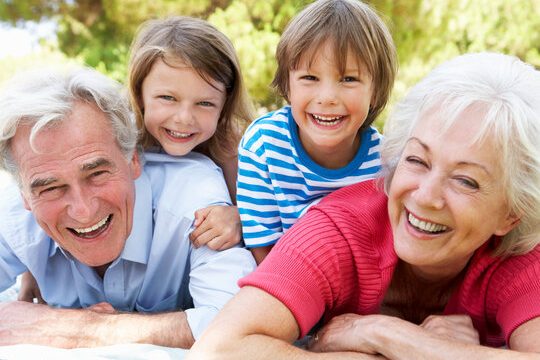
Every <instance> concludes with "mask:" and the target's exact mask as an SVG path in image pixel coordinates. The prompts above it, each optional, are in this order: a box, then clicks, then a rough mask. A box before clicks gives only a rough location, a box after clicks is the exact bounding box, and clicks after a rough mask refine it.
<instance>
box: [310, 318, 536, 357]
mask: <svg viewBox="0 0 540 360" xmlns="http://www.w3.org/2000/svg"><path fill="white" fill-rule="evenodd" d="M539 335H540V321H539V319H535V320H531V321H529V322H527V323H525V324H523V325H521V326H520V327H519V328H518V329H516V330H515V331H514V333H513V334H512V337H511V341H510V347H511V348H512V350H507V349H499V348H490V347H486V346H481V345H478V344H475V343H474V341H469V339H470V338H471V337H470V336H466V337H465V340H464V339H463V338H461V337H459V336H455V334H454V335H452V336H446V335H441V334H439V333H436V332H434V331H430V330H429V329H426V328H424V327H422V326H417V325H414V324H412V323H409V322H407V321H404V320H401V319H398V318H394V317H390V316H385V315H368V316H361V315H356V314H346V315H343V316H341V317H338V318H335V319H333V320H332V322H331V323H329V324H328V325H327V326H326V327H325V328H324V329H323V330H321V331H320V332H319V336H318V339H319V340H318V341H317V344H314V345H313V347H312V350H314V351H359V352H372V353H380V354H382V355H384V356H385V357H386V358H388V359H402V358H408V359H539V358H540V354H538V352H540V345H539V344H538V341H535V340H534V339H538V336H539ZM534 352H536V354H535V353H534Z"/></svg>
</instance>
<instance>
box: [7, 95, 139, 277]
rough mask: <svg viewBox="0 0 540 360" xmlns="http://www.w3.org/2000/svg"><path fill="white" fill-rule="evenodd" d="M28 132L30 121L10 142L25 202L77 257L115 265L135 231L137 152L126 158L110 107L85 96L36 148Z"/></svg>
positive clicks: (44, 134)
mask: <svg viewBox="0 0 540 360" xmlns="http://www.w3.org/2000/svg"><path fill="white" fill-rule="evenodd" d="M29 134H30V127H29V126H20V127H19V128H18V130H17V133H16V134H15V136H14V138H13V139H12V143H11V150H12V153H13V157H14V160H15V162H16V163H17V165H18V167H19V171H20V177H21V181H22V188H21V192H22V195H23V199H24V203H25V207H26V208H27V209H28V210H30V211H32V213H33V214H34V216H35V218H36V220H37V222H38V223H39V225H40V226H41V227H42V228H43V229H44V230H45V232H46V233H47V234H48V235H49V236H50V237H51V238H52V239H53V240H54V241H56V242H57V243H58V245H60V246H61V247H62V248H63V249H64V250H66V251H68V252H69V253H70V254H71V255H73V256H74V257H75V258H77V259H78V260H79V261H81V262H83V263H85V264H87V265H89V266H93V267H98V266H102V265H106V264H109V263H110V262H112V261H113V260H114V259H116V258H117V257H118V256H119V255H120V253H121V252H122V249H123V248H124V244H125V242H126V239H127V237H128V235H129V234H130V232H131V227H132V223H133V207H134V203H135V184H134V180H135V179H136V178H137V177H138V176H139V175H140V172H141V168H140V164H139V160H138V157H137V155H134V156H133V159H126V158H125V156H124V154H123V153H122V152H121V150H120V148H119V147H118V145H117V142H116V139H115V137H114V135H113V132H112V128H111V125H110V123H109V121H108V120H107V118H106V116H105V114H104V113H103V112H102V111H101V110H99V109H98V108H97V107H96V106H95V105H90V104H87V103H83V102H77V103H75V105H74V107H73V111H72V113H71V114H70V115H69V116H68V118H67V119H66V120H65V121H64V122H61V123H58V124H55V125H54V126H52V127H50V128H46V129H43V130H42V131H40V132H39V133H38V134H37V137H36V139H35V142H34V145H35V149H36V151H37V152H35V151H34V150H32V148H31V147H30V143H29Z"/></svg>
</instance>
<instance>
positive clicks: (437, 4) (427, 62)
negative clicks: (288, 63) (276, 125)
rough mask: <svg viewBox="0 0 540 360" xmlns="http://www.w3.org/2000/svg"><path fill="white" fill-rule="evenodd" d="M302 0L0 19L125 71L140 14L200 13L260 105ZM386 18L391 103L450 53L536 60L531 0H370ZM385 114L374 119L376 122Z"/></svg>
mask: <svg viewBox="0 0 540 360" xmlns="http://www.w3.org/2000/svg"><path fill="white" fill-rule="evenodd" d="M309 2H311V1H309V0H182V1H175V0H153V1H148V0H17V1H15V0H5V1H3V2H1V3H0V21H8V22H10V23H11V24H13V25H21V24H23V23H24V21H27V20H33V21H43V20H50V21H54V22H56V23H57V24H58V27H57V36H58V46H59V48H60V50H61V51H62V52H63V53H64V54H66V55H67V56H68V57H72V58H78V59H79V60H80V61H83V62H85V63H87V64H88V65H91V66H94V67H96V68H97V69H98V70H100V71H103V72H105V73H107V74H109V75H111V76H112V77H114V78H116V79H118V80H120V81H123V80H124V79H125V77H126V63H127V59H128V49H129V45H130V43H131V40H132V38H133V34H134V32H135V31H136V29H137V27H138V26H139V24H140V23H141V22H143V21H144V20H146V19H148V18H156V17H163V16H167V15H171V14H182V15H190V16H197V17H201V18H204V19H207V20H208V21H210V22H211V23H213V24H214V25H216V26H217V27H218V28H219V29H220V30H222V31H223V32H224V33H225V34H226V35H228V36H229V37H230V38H231V40H232V41H233V43H234V44H235V47H236V49H237V51H238V54H239V57H240V61H241V63H242V67H243V70H244V76H245V78H246V83H247V86H248V89H249V91H250V93H251V95H252V97H253V98H254V100H255V101H256V103H257V104H258V106H260V107H264V108H275V107H277V106H279V105H280V104H281V102H282V100H281V99H279V98H277V97H276V96H275V95H273V92H272V91H271V89H270V88H269V84H270V82H271V80H272V77H273V73H274V70H275V67H276V64H275V60H274V50H275V47H276V45H277V42H278V41H279V36H280V34H281V32H282V31H283V29H284V27H285V25H286V24H287V22H288V21H289V20H290V18H291V17H292V16H294V14H296V13H297V12H298V11H299V10H300V9H301V8H302V7H303V6H304V5H306V4H307V3H309ZM368 2H369V3H370V4H371V5H372V6H373V7H374V8H375V9H377V10H378V12H379V13H380V14H381V16H382V17H383V19H385V21H386V22H387V23H388V25H389V27H390V29H391V31H392V33H393V36H394V40H395V42H396V46H397V48H398V56H399V61H400V72H399V76H398V79H397V82H396V86H395V88H394V92H393V96H392V100H391V102H394V101H395V99H397V98H400V97H402V96H403V94H404V93H405V91H406V90H407V89H408V88H409V87H410V86H411V85H412V84H414V83H415V82H416V81H418V79H419V78H421V77H422V76H424V75H425V74H426V73H427V72H428V71H429V70H430V69H431V68H433V67H434V66H435V65H437V64H439V63H440V62H442V61H444V60H446V59H448V58H450V57H453V56H455V55H457V54H460V53H464V52H471V51H486V50H487V51H499V52H503V53H507V54H513V55H516V56H518V57H520V58H522V59H523V60H525V61H527V62H529V63H532V64H533V65H535V66H540V32H539V31H536V29H539V28H540V1H538V0H437V1H435V0H370V1H368ZM384 117H385V115H384V114H383V116H381V118H380V120H379V121H378V122H377V125H378V126H382V122H383V121H384Z"/></svg>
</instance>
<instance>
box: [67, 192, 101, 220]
mask: <svg viewBox="0 0 540 360" xmlns="http://www.w3.org/2000/svg"><path fill="white" fill-rule="evenodd" d="M69 192H70V197H69V200H68V201H69V204H68V206H67V209H68V216H69V217H71V218H72V219H74V220H75V221H77V222H80V223H81V224H84V223H87V222H89V221H92V220H95V219H94V216H95V214H96V212H97V206H96V204H97V202H96V201H95V199H94V197H93V196H92V194H91V193H90V192H89V191H87V190H86V189H84V188H83V187H82V186H72V187H71V188H70V191H69Z"/></svg>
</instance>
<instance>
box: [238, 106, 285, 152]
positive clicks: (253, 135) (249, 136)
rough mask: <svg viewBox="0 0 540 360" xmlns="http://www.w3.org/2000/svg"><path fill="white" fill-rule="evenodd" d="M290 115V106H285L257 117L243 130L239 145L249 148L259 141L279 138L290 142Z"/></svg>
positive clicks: (270, 140)
mask: <svg viewBox="0 0 540 360" xmlns="http://www.w3.org/2000/svg"><path fill="white" fill-rule="evenodd" d="M291 116H292V115H291V110H290V106H285V107H283V108H281V109H279V110H276V111H272V112H269V113H267V114H265V115H263V116H261V117H259V118H258V119H256V120H255V121H253V122H252V123H251V124H250V125H249V127H248V128H247V130H246V131H245V133H244V135H243V136H242V140H241V142H240V147H241V148H242V147H243V148H246V149H250V148H253V147H254V146H256V143H257V142H260V141H265V142H272V141H275V140H278V141H279V140H281V141H285V142H290V137H291V136H290V127H289V119H290V117H291Z"/></svg>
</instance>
